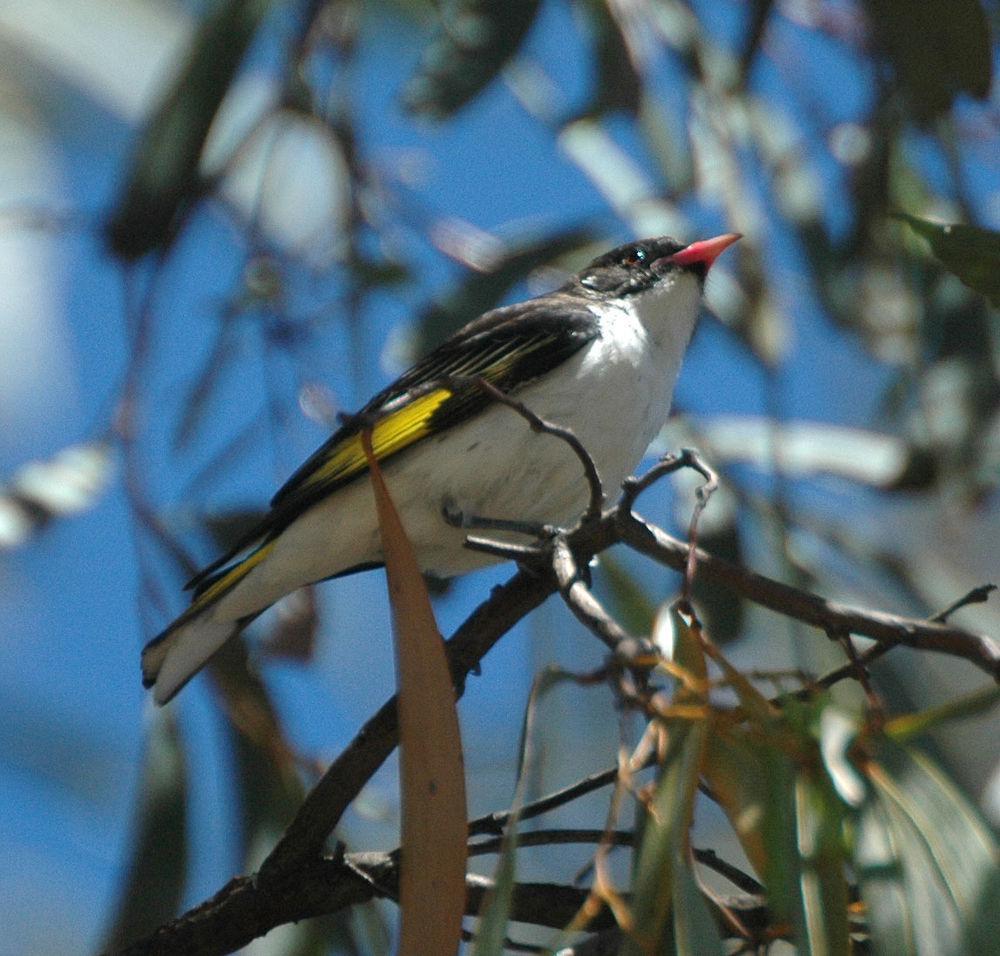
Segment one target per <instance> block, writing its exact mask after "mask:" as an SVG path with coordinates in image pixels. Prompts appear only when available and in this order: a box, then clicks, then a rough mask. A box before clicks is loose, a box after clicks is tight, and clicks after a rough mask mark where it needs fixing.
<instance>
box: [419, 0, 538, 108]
mask: <svg viewBox="0 0 1000 956" xmlns="http://www.w3.org/2000/svg"><path fill="white" fill-rule="evenodd" d="M540 6H541V4H540V2H539V0H507V2H505V3H491V2H489V0H447V2H445V3H444V4H442V7H441V14H440V15H441V27H440V30H439V31H438V33H437V35H436V36H435V38H434V39H433V40H432V41H431V43H430V45H429V46H428V47H427V49H426V50H425V51H424V56H423V59H422V61H421V64H420V68H419V70H418V71H417V74H416V75H415V76H414V77H413V78H412V79H411V80H410V82H409V84H408V85H407V87H406V90H405V92H404V94H403V99H404V102H405V104H406V106H407V108H408V109H410V110H411V111H412V112H414V113H419V114H423V115H425V116H430V117H433V118H434V119H439V120H440V119H446V118H447V117H449V116H451V115H452V114H454V113H456V112H458V110H460V109H461V108H462V107H463V106H465V105H466V104H468V103H469V102H471V101H472V100H473V99H474V98H475V97H476V95H477V94H479V93H480V92H481V91H482V90H483V89H485V88H486V86H488V85H489V84H490V83H491V82H492V81H493V80H494V79H495V78H496V76H497V74H498V73H499V72H500V70H501V69H502V68H503V66H504V64H505V63H506V62H507V61H508V60H509V59H510V58H511V57H512V56H513V55H514V53H516V52H517V50H518V48H519V47H520V45H521V43H522V42H523V40H524V38H525V37H526V36H527V34H528V30H529V29H530V28H531V25H532V24H533V23H534V21H535V16H536V15H537V13H538V9H539V7H540Z"/></svg>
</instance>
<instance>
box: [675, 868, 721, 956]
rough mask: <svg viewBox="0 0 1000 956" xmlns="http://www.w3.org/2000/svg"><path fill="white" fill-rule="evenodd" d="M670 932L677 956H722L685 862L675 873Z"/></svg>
mask: <svg viewBox="0 0 1000 956" xmlns="http://www.w3.org/2000/svg"><path fill="white" fill-rule="evenodd" d="M673 917H674V918H673V923H672V927H671V928H672V932H673V937H674V952H676V953H677V956H722V954H723V953H724V952H725V949H724V947H723V943H722V939H721V937H720V936H719V928H718V925H717V924H716V922H715V919H714V917H713V916H712V911H711V910H710V909H709V908H708V903H707V902H706V901H705V897H704V896H703V895H702V892H701V890H700V889H699V887H698V882H697V880H696V879H695V876H694V873H693V872H692V870H691V867H690V866H689V865H688V862H687V860H682V861H680V864H679V865H678V866H677V867H676V868H675V870H674V905H673Z"/></svg>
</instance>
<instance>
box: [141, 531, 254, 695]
mask: <svg viewBox="0 0 1000 956" xmlns="http://www.w3.org/2000/svg"><path fill="white" fill-rule="evenodd" d="M272 547H273V542H267V543H265V544H263V545H262V546H261V547H259V548H257V549H256V550H255V551H253V552H252V553H251V554H249V555H248V556H247V557H246V558H244V559H243V560H242V561H238V562H237V563H236V564H233V565H231V566H230V567H228V568H226V569H224V570H222V571H220V572H218V573H217V574H215V575H213V576H212V577H211V578H209V579H208V580H206V581H205V582H204V583H203V584H202V585H201V586H200V587H199V589H198V590H197V591H196V592H195V597H194V600H193V601H192V603H191V606H190V607H189V608H188V609H187V610H186V611H185V612H184V613H183V614H182V615H181V616H180V617H179V618H177V620H176V621H174V622H173V624H171V625H170V627H168V628H167V629H166V630H165V631H163V633H161V634H159V635H158V636H157V637H155V638H153V640H151V641H150V642H149V643H148V644H147V645H146V646H145V647H144V648H143V650H142V684H143V686H144V687H151V688H152V689H153V699H154V700H155V701H156V703H157V704H165V703H167V701H169V700H170V699H171V698H173V697H174V695H176V694H177V692H178V691H179V690H180V689H181V688H182V687H183V686H184V685H185V684H186V683H187V682H188V681H189V680H190V679H191V678H192V677H194V675H195V674H197V673H198V671H200V670H201V669H202V667H204V666H205V664H206V663H207V662H208V659H209V658H210V657H211V656H212V655H213V654H214V653H215V652H216V651H217V650H218V649H219V648H220V647H222V645H223V644H225V643H226V641H228V640H229V638H231V637H233V636H234V635H235V634H237V633H239V631H241V630H242V629H243V628H244V627H245V626H246V625H247V624H248V623H249V622H250V620H251V619H252V618H254V617H256V614H258V613H260V611H259V610H257V612H256V613H250V614H247V613H246V611H245V610H244V611H243V613H242V614H241V615H240V616H232V615H228V614H226V613H225V607H224V603H223V602H224V599H225V598H226V597H227V595H229V594H230V592H232V591H233V589H234V588H235V587H236V586H237V585H239V584H240V583H241V582H242V581H243V579H244V578H246V576H247V575H248V574H249V573H250V572H251V571H252V570H253V569H254V568H255V567H256V566H257V565H258V564H260V563H261V561H263V560H264V559H265V558H266V557H267V556H268V554H269V553H270V551H271V548H272ZM265 606H266V605H265Z"/></svg>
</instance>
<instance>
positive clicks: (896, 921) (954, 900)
mask: <svg viewBox="0 0 1000 956" xmlns="http://www.w3.org/2000/svg"><path fill="white" fill-rule="evenodd" d="M866 776H867V778H868V781H869V784H870V792H869V796H868V799H867V800H866V801H865V803H864V804H863V805H862V807H861V808H860V811H859V813H858V821H857V839H856V842H855V849H854V864H855V869H856V871H857V874H858V879H859V882H860V884H861V892H862V895H863V897H864V900H865V903H866V904H867V907H868V922H869V926H870V930H871V934H872V941H873V944H874V949H875V951H876V952H877V953H880V954H895V953H910V952H919V953H934V954H942V956H948V954H955V956H958V954H961V953H965V952H967V951H969V950H966V949H965V946H964V942H963V940H964V938H965V937H966V936H967V935H970V934H971V935H975V934H977V933H979V932H981V928H980V927H979V926H978V922H977V920H978V919H979V918H980V914H981V910H980V907H982V905H983V904H984V902H986V901H987V900H988V898H989V897H990V896H991V894H992V895H994V896H995V894H996V889H995V887H993V888H992V889H991V883H990V881H991V880H993V879H994V873H995V871H996V859H997V846H996V843H995V841H994V839H993V837H992V835H991V834H990V832H989V829H988V828H987V827H986V825H985V824H984V823H983V821H982V820H981V819H980V818H979V816H978V814H977V813H976V811H975V810H974V809H973V807H972V806H971V805H970V804H969V802H968V801H967V800H966V799H965V797H964V796H963V795H962V794H961V793H960V791H959V790H958V789H957V787H955V785H954V784H953V783H951V781H949V780H948V779H947V778H946V777H945V776H944V775H943V774H942V773H941V771H940V770H939V769H938V768H937V767H935V766H934V765H933V764H932V763H931V762H930V761H929V760H928V759H927V758H926V757H925V756H923V755H922V754H921V753H919V752H918V751H916V750H914V749H912V748H909V747H905V746H901V745H899V744H896V743H895V742H893V741H891V740H889V739H886V738H883V739H882V740H880V741H879V742H878V745H877V748H876V751H875V754H874V757H873V759H872V760H871V761H869V764H868V766H867V769H866ZM994 917H995V911H994ZM994 938H995V936H994ZM971 951H974V950H971Z"/></svg>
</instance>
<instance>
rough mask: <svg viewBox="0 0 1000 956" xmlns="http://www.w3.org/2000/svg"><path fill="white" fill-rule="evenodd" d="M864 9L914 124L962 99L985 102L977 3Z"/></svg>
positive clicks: (985, 63) (987, 74) (872, 1)
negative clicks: (964, 97) (967, 97)
mask: <svg viewBox="0 0 1000 956" xmlns="http://www.w3.org/2000/svg"><path fill="white" fill-rule="evenodd" d="M865 7H866V8H867V10H868V15H869V17H870V18H871V21H872V26H873V27H874V31H875V35H876V37H877V39H878V41H879V43H880V45H881V47H882V49H883V51H884V52H885V54H886V56H887V57H888V59H889V62H890V63H891V64H892V66H893V69H894V71H895V74H896V79H897V80H898V82H899V85H900V86H901V87H902V89H903V90H904V91H905V93H906V94H907V97H908V100H909V102H910V104H911V107H912V109H913V111H914V114H915V115H916V117H917V119H918V120H920V121H927V120H930V119H932V118H933V117H934V116H936V115H938V114H940V113H943V112H945V111H946V110H948V109H950V108H951V106H952V104H953V103H954V101H955V97H956V96H958V95H959V94H960V93H965V94H968V95H969V96H974V97H976V98H978V99H985V98H986V97H987V96H988V94H989V90H990V83H991V80H992V72H991V55H990V31H989V25H988V23H987V21H986V14H985V13H984V11H983V8H982V6H981V5H980V3H979V2H978V0H935V2H934V3H912V2H911V0H865Z"/></svg>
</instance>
